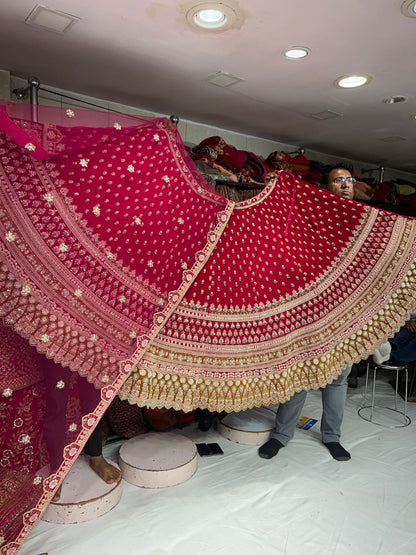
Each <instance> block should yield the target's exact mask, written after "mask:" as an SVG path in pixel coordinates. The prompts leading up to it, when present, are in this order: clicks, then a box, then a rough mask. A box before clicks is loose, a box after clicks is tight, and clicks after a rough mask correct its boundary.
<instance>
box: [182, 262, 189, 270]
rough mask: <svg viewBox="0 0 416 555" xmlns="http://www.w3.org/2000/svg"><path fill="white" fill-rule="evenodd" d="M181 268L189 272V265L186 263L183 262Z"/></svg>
mask: <svg viewBox="0 0 416 555" xmlns="http://www.w3.org/2000/svg"><path fill="white" fill-rule="evenodd" d="M181 268H182V270H187V269H188V264H187V263H186V262H182V264H181Z"/></svg>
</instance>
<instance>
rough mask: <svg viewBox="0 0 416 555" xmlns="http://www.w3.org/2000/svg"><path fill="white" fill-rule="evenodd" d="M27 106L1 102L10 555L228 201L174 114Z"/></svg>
mask: <svg viewBox="0 0 416 555" xmlns="http://www.w3.org/2000/svg"><path fill="white" fill-rule="evenodd" d="M30 114H31V107H30V106H28V105H22V104H13V103H3V104H2V105H0V130H1V133H0V152H1V158H0V161H1V174H0V180H1V188H0V317H1V319H2V323H3V330H2V333H3V334H4V337H5V340H4V341H2V344H1V350H2V358H3V360H4V361H6V362H5V363H4V364H3V365H2V381H1V387H2V390H1V391H2V396H1V405H0V411H1V413H0V414H1V418H2V425H4V426H5V428H4V429H7V430H8V431H7V433H6V435H5V441H4V443H2V444H1V445H0V461H1V466H0V495H1V511H4V513H1V514H0V545H2V548H1V549H2V553H8V554H10V553H13V552H14V550H16V549H17V548H18V546H19V545H20V544H21V543H22V542H23V541H24V539H25V538H26V537H27V535H28V533H29V532H30V530H31V527H32V526H33V525H34V523H36V521H37V520H38V519H39V518H40V516H41V514H42V512H43V511H44V509H45V508H46V506H47V504H48V503H49V501H50V500H51V498H52V496H53V495H54V494H55V492H56V490H57V488H58V486H59V483H60V482H61V481H62V479H63V477H64V476H65V474H66V473H67V472H68V470H69V469H70V467H71V466H72V464H73V462H74V461H75V459H76V457H77V456H78V455H79V453H80V452H81V451H82V448H83V446H84V444H85V442H86V441H87V439H88V436H89V435H90V433H91V431H92V430H93V429H94V427H95V426H96V424H97V422H98V421H99V419H100V418H101V416H102V415H103V413H104V412H105V410H106V408H107V407H108V405H109V403H110V402H111V400H112V399H113V398H114V396H115V395H116V394H117V392H118V390H119V388H120V387H121V385H122V383H123V382H124V380H125V379H126V377H127V376H128V374H129V373H130V371H131V369H132V368H133V366H134V364H136V363H137V361H138V360H140V358H141V356H142V353H143V352H144V351H145V350H146V349H147V348H148V346H149V345H150V344H151V343H152V341H153V339H154V337H155V336H156V335H157V332H158V331H159V329H160V328H161V327H162V326H163V324H164V323H165V322H166V320H167V319H168V318H169V316H170V314H171V313H172V311H173V310H174V309H175V307H176V306H177V304H178V302H179V301H180V299H181V298H182V297H183V295H184V294H185V292H186V290H187V289H188V288H189V286H190V284H191V283H192V282H193V280H194V278H195V276H196V275H197V274H198V272H199V271H200V270H201V269H202V267H203V266H204V264H205V263H206V261H207V260H208V258H209V256H210V254H211V252H212V250H213V249H214V247H215V245H216V243H217V242H218V239H219V237H220V235H221V233H222V231H223V229H224V227H225V226H226V223H227V221H228V218H229V215H230V213H231V210H232V205H233V203H231V202H228V201H227V200H226V199H224V198H223V197H221V196H220V195H217V194H216V193H214V192H212V191H210V190H209V189H208V188H207V187H205V185H206V183H205V181H204V180H203V178H202V177H201V176H200V174H199V173H198V171H197V170H196V169H195V167H194V166H193V163H192V161H190V160H189V159H188V157H187V155H186V153H185V150H184V147H183V145H182V142H181V139H180V137H179V135H178V133H177V131H176V128H175V127H174V126H173V124H171V122H169V121H168V120H165V119H162V118H160V119H152V118H145V117H140V116H129V115H122V114H115V113H103V112H91V111H86V110H77V109H73V110H72V109H58V108H52V107H43V106H39V107H38V108H37V118H36V121H32V120H31V116H30ZM19 353H20V354H21V357H20V356H19V357H18V356H16V354H19ZM35 369H36V370H35ZM6 370H7V371H6ZM46 401H47V402H46ZM62 407H64V410H62ZM57 412H59V414H60V416H59V418H58V417H57ZM54 414H55V417H54V416H53V415H54ZM51 422H52V424H51ZM2 439H3V437H2ZM22 449H23V451H24V453H25V457H20V455H18V453H19V454H21V451H22ZM19 457H20V459H19ZM29 459H30V460H29ZM19 461H20V462H19Z"/></svg>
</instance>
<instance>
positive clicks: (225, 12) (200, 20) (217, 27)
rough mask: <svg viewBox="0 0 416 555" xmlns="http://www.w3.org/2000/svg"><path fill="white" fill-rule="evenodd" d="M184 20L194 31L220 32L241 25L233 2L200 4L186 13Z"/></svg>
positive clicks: (240, 18)
mask: <svg viewBox="0 0 416 555" xmlns="http://www.w3.org/2000/svg"><path fill="white" fill-rule="evenodd" d="M186 20H187V21H188V23H189V24H190V25H191V27H193V28H194V29H199V30H203V31H212V32H222V31H226V30H227V29H231V28H235V27H238V26H239V25H240V24H241V23H242V20H243V18H242V16H241V12H240V11H239V9H238V8H237V7H236V6H233V0H227V3H224V2H200V3H198V4H196V5H192V6H191V7H190V8H189V9H188V10H187V12H186Z"/></svg>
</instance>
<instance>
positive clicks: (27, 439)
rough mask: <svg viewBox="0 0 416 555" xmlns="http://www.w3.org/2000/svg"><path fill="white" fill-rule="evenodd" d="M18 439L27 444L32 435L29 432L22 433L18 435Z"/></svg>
mask: <svg viewBox="0 0 416 555" xmlns="http://www.w3.org/2000/svg"><path fill="white" fill-rule="evenodd" d="M17 441H18V442H19V443H23V445H27V444H28V443H30V436H29V435H28V434H22V435H21V436H19V437H18V439H17Z"/></svg>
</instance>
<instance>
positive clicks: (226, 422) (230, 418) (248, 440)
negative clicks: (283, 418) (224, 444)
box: [219, 407, 276, 445]
mask: <svg viewBox="0 0 416 555" xmlns="http://www.w3.org/2000/svg"><path fill="white" fill-rule="evenodd" d="M275 420H276V410H272V409H270V408H267V407H255V408H253V409H247V410H244V411H241V412H230V413H229V414H227V416H225V417H224V418H223V419H222V420H221V421H220V426H219V432H220V434H221V435H222V436H223V437H225V438H227V439H229V440H230V441H234V442H235V443H241V444H243V445H263V443H265V442H266V441H267V440H268V439H269V436H270V432H271V431H272V430H273V428H274V424H275Z"/></svg>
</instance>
